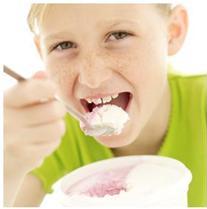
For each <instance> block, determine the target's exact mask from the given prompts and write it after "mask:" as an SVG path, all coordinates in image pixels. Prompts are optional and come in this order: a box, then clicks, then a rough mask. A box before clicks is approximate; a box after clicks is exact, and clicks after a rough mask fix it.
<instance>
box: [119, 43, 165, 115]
mask: <svg viewBox="0 0 207 209" xmlns="http://www.w3.org/2000/svg"><path fill="white" fill-rule="evenodd" d="M166 60H167V45H166V44H165V42H164V41H156V40H151V41H143V42H139V44H137V45H136V47H134V48H132V49H131V50H129V51H127V53H126V54H125V56H122V57H121V58H120V57H119V59H117V61H116V62H117V66H118V67H117V69H119V73H120V74H122V76H123V77H124V78H125V79H127V80H128V82H129V83H130V84H131V85H132V87H133V88H134V93H135V95H134V99H135V101H136V102H137V103H139V105H140V106H142V107H140V108H142V109H143V110H144V109H145V111H146V108H148V109H152V108H154V107H153V106H155V105H156V103H157V102H158V100H159V99H160V97H161V96H162V93H163V90H164V88H165V83H166V81H167V70H166V69H167V62H166Z"/></svg>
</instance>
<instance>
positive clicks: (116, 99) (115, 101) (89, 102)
mask: <svg viewBox="0 0 207 209" xmlns="http://www.w3.org/2000/svg"><path fill="white" fill-rule="evenodd" d="M131 99H132V94H131V93H130V92H120V93H119V94H117V95H116V96H107V98H106V97H104V98H99V99H96V100H93V99H80V102H81V104H82V106H83V107H84V110H85V111H86V112H92V111H93V109H94V108H95V107H102V106H103V105H106V104H111V105H116V106H118V107H121V108H122V109H123V110H124V111H126V110H127V109H128V106H129V103H130V101H131Z"/></svg>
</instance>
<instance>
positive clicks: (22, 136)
mask: <svg viewBox="0 0 207 209" xmlns="http://www.w3.org/2000/svg"><path fill="white" fill-rule="evenodd" d="M64 133H65V122H64V120H63V119H59V120H57V121H54V122H51V123H48V124H43V125H40V126H33V127H28V128H24V129H23V130H22V131H21V133H19V140H21V142H22V143H25V144H48V145H49V144H50V143H53V142H54V141H59V140H61V138H62V136H63V134H64Z"/></svg>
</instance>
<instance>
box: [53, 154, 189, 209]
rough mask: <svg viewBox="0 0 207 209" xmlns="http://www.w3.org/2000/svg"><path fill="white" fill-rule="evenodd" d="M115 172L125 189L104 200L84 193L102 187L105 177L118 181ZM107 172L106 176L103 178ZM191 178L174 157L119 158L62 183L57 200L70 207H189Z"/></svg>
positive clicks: (75, 173) (92, 166)
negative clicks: (188, 197)
mask: <svg viewBox="0 0 207 209" xmlns="http://www.w3.org/2000/svg"><path fill="white" fill-rule="evenodd" d="M126 167H128V168H130V169H128V170H129V171H128V172H126V169H124V168H126ZM112 170H113V171H115V172H116V171H117V176H122V177H121V179H122V183H123V188H125V190H122V191H121V192H120V193H119V194H115V195H105V196H103V197H97V196H93V197H90V196H88V195H87V192H86V194H84V193H83V191H84V190H86V191H89V190H90V186H92V185H93V186H94V187H96V186H97V185H99V184H100V185H101V186H102V184H104V183H103V182H104V181H105V180H104V178H106V179H110V177H109V176H110V175H111V177H112V178H115V180H117V179H116V173H113V172H111V171H112ZM124 170H125V171H124ZM122 171H123V172H122ZM124 172H125V174H124ZM103 173H105V177H103V176H102V177H100V175H101V174H103ZM99 174H100V175H99ZM107 174H108V176H107ZM114 174H115V175H114ZM122 174H123V175H122ZM123 176H124V177H123ZM191 178H192V175H191V172H190V171H189V170H188V169H187V168H186V167H185V166H184V165H183V164H182V163H181V162H179V161H177V160H175V159H172V158H167V157H160V156H127V157H119V158H113V159H109V160H103V161H99V162H96V163H92V164H89V165H87V166H84V167H81V168H79V169H77V170H75V171H73V172H71V173H70V174H68V175H66V176H65V177H63V178H62V179H61V180H60V181H59V184H58V187H57V188H56V190H55V193H54V194H53V200H54V202H56V203H57V204H59V205H61V206H67V207H82V206H88V207H103V206H105V207H107V206H121V207H123V206H136V207H160V206H161V207H168V206H170V207H174V206H175V207H177V206H179V207H183V206H184V207H186V206H187V192H188V186H189V183H190V181H191ZM87 179H88V180H87ZM100 181H102V182H100ZM107 181H108V180H107ZM99 188H100V186H99ZM93 190H94V189H93ZM80 193H81V194H80Z"/></svg>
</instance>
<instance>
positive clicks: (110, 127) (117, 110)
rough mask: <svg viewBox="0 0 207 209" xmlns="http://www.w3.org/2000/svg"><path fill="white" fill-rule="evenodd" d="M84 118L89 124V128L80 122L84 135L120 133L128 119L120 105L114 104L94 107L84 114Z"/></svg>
mask: <svg viewBox="0 0 207 209" xmlns="http://www.w3.org/2000/svg"><path fill="white" fill-rule="evenodd" d="M85 119H86V120H87V122H88V124H90V129H87V126H86V125H84V124H83V123H81V125H80V126H81V128H82V130H83V131H84V133H85V134H86V135H90V136H100V135H108V136H110V135H112V134H115V135H118V134H120V133H121V131H122V129H123V127H124V125H125V123H126V122H127V121H128V120H129V115H128V113H127V112H126V111H124V110H123V109H122V108H121V107H118V106H116V105H111V104H107V105H103V106H101V107H95V108H94V109H93V111H92V112H88V113H86V114H85Z"/></svg>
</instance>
